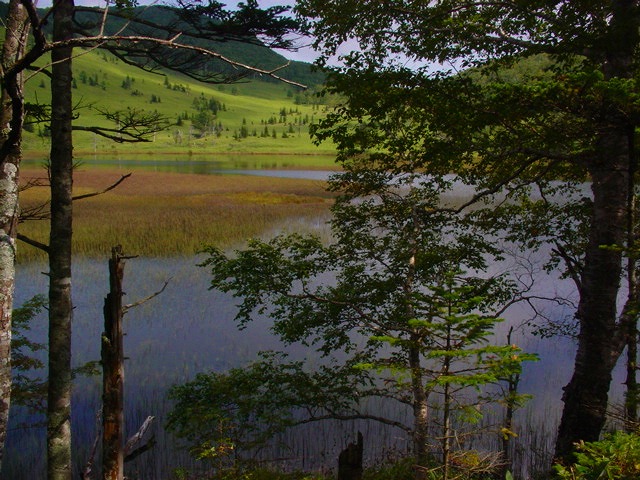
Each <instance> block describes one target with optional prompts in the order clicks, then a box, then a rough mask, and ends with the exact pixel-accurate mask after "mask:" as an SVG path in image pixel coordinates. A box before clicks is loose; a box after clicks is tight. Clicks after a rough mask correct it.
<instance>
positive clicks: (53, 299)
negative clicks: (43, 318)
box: [47, 0, 74, 480]
mask: <svg viewBox="0 0 640 480" xmlns="http://www.w3.org/2000/svg"><path fill="white" fill-rule="evenodd" d="M73 9H74V4H73V0H61V1H59V2H57V3H56V5H55V7H54V27H53V38H54V40H55V41H60V40H65V39H68V38H71V36H72V17H73ZM71 54H72V50H71V48H60V49H56V50H53V51H52V52H51V57H52V61H53V66H52V71H51V73H52V79H51V172H50V176H51V231H50V239H49V390H48V403H47V420H48V428H47V474H48V478H49V480H71V316H72V303H71V233H72V206H71V204H72V201H71V200H72V184H73V171H72V170H73V153H72V150H73V145H72V138H71V117H72V102H71V83H72V73H71Z"/></svg>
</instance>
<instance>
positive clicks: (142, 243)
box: [18, 168, 332, 262]
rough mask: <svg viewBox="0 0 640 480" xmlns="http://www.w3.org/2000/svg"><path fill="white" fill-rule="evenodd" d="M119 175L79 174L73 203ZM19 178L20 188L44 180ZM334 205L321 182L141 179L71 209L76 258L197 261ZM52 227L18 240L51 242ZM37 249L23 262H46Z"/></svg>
mask: <svg viewBox="0 0 640 480" xmlns="http://www.w3.org/2000/svg"><path fill="white" fill-rule="evenodd" d="M121 175H122V173H121V172H118V171H116V170H103V169H101V170H93V169H87V168H81V169H80V170H78V171H76V172H75V176H74V195H81V194H86V193H90V192H94V191H100V190H103V189H104V188H105V187H107V186H109V185H110V184H113V183H114V182H115V181H116V180H118V179H119V178H120V176H121ZM42 176H43V173H42V171H41V170H27V171H23V172H22V180H23V182H26V181H28V180H29V179H31V178H34V177H42ZM48 195H49V192H48V188H46V187H35V188H30V189H27V190H25V191H23V192H22V194H21V204H22V206H23V208H29V207H32V206H35V205H38V204H40V203H43V202H46V201H47V200H48ZM331 203H332V196H331V194H329V193H327V192H326V191H325V190H324V182H320V181H313V180H299V179H286V178H266V177H252V176H247V175H196V174H174V173H157V172H139V171H136V172H135V173H134V174H133V175H132V176H131V177H130V178H129V179H127V180H125V181H124V182H123V183H122V184H121V185H120V186H118V187H117V188H116V189H114V190H112V191H110V192H107V193H105V194H103V195H99V196H96V197H91V198H87V199H84V200H79V201H77V202H75V203H74V231H73V249H74V254H75V255H80V256H87V257H96V256H101V257H104V256H105V255H107V256H108V254H109V252H110V249H111V247H112V246H113V245H116V244H121V245H123V246H124V248H125V251H126V252H127V253H130V254H135V255H142V256H148V257H149V256H151V257H166V256H176V255H192V254H194V253H195V252H197V251H198V250H200V249H201V248H202V247H203V245H205V244H212V245H216V246H218V247H220V248H226V247H229V246H232V245H238V244H240V243H242V242H243V241H245V240H246V239H247V238H250V237H256V236H260V235H261V234H262V233H263V232H265V231H267V230H269V229H271V228H273V226H274V225H275V224H281V225H284V226H286V224H287V221H288V220H291V221H298V220H299V219H300V218H310V219H311V218H314V217H317V216H319V215H322V214H323V213H326V211H327V210H328V208H329V206H330V205H331ZM48 231H49V224H48V221H27V222H24V223H22V224H21V225H20V232H21V233H22V234H24V235H26V236H28V237H30V238H33V239H35V240H37V241H39V242H42V243H47V242H48ZM43 257H44V254H43V253H42V252H41V251H39V250H38V249H36V248H34V247H32V246H30V245H26V244H24V243H21V244H20V245H19V249H18V260H19V261H21V262H24V261H30V260H35V259H41V258H43Z"/></svg>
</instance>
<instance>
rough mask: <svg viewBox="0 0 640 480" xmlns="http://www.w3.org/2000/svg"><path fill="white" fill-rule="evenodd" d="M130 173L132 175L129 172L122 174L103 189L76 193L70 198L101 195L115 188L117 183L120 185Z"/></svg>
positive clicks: (77, 198)
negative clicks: (82, 193)
mask: <svg viewBox="0 0 640 480" xmlns="http://www.w3.org/2000/svg"><path fill="white" fill-rule="evenodd" d="M131 175H132V174H131V173H127V174H126V175H122V176H121V177H120V179H119V180H118V181H117V182H115V183H113V184H111V185H109V186H108V187H107V188H105V189H104V190H101V191H99V192H93V193H85V194H84V195H77V196H75V197H72V198H71V199H72V200H74V201H75V200H83V199H85V198H90V197H95V196H97V195H102V194H103V193H107V192H108V191H110V190H113V189H114V188H116V187H117V186H118V185H120V184H121V183H122V182H124V181H125V180H126V179H127V178H129V177H130V176H131Z"/></svg>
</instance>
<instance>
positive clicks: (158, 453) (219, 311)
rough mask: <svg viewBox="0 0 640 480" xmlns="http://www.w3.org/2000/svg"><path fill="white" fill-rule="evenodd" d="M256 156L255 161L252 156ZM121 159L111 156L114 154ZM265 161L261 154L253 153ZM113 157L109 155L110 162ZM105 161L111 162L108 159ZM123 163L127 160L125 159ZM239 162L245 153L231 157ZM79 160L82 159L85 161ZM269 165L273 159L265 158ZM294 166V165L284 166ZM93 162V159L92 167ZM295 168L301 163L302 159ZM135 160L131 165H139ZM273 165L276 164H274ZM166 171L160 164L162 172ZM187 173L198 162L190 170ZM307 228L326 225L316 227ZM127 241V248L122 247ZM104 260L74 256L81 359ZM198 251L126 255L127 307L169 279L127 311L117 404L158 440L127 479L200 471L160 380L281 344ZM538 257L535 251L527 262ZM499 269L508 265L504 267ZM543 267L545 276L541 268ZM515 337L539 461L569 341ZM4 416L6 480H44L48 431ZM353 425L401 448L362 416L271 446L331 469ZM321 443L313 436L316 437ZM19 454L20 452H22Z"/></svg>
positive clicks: (205, 168) (178, 378)
mask: <svg viewBox="0 0 640 480" xmlns="http://www.w3.org/2000/svg"><path fill="white" fill-rule="evenodd" d="M254 160H256V159H254ZM116 161H118V162H119V160H116ZM259 161H260V162H262V160H259ZM111 162H113V160H112V161H111ZM111 162H109V165H110V166H111V167H113V164H112V163H111ZM122 162H123V163H124V164H123V167H122V168H123V169H127V170H130V169H131V168H133V165H132V164H131V163H130V162H126V161H122ZM238 162H239V163H242V162H248V163H251V159H249V160H238ZM85 163H87V164H89V163H90V161H86V162H85ZM156 163H158V165H148V164H146V163H145V164H144V165H143V167H144V168H175V170H169V171H176V172H181V171H188V170H182V169H183V168H184V169H197V170H198V173H203V174H210V173H216V174H220V173H221V172H222V171H224V172H229V173H240V172H241V173H245V174H259V175H277V176H282V175H289V176H292V175H295V177H294V178H309V177H312V178H315V179H323V178H326V176H327V175H328V172H327V171H319V170H314V171H308V170H304V169H302V168H293V167H292V168H291V169H290V170H286V171H280V170H271V171H266V170H262V169H260V168H261V167H257V166H256V165H252V166H250V167H249V168H247V169H242V167H237V166H235V167H234V166H233V165H230V164H225V165H226V166H224V167H221V165H220V164H218V163H216V162H209V163H207V162H204V161H198V162H196V163H193V162H190V161H184V162H183V163H184V165H182V164H180V162H179V161H176V162H173V163H172V162H169V164H165V163H163V162H156ZM271 163H272V164H273V163H274V161H273V160H272V162H271ZM275 163H277V162H275ZM290 163H291V164H293V163H295V162H293V161H292V162H290ZM94 166H95V167H96V168H98V165H94ZM298 167H299V165H298ZM135 168H138V167H135ZM274 168H279V167H274ZM163 171H166V170H163ZM191 171H195V170H191ZM309 228H312V229H313V228H320V229H321V228H324V227H323V225H321V224H319V223H318V224H315V225H311V226H310V227H309ZM125 248H126V246H125ZM107 261H108V259H107V258H104V259H76V260H74V272H73V300H74V305H75V311H74V320H73V322H74V324H73V339H72V344H73V358H74V365H75V366H78V365H81V364H83V363H85V362H87V361H91V360H97V359H99V356H100V334H101V332H102V329H103V317H102V305H103V300H104V297H105V295H106V293H107V291H108V267H107ZM198 261H199V259H198V258H197V257H195V256H185V257H176V258H137V259H131V260H128V261H127V267H126V271H125V281H124V290H125V291H126V293H127V295H126V297H125V299H124V302H125V303H133V302H135V301H136V300H138V299H141V298H144V297H146V296H148V295H149V294H151V293H153V292H155V291H157V290H159V289H160V288H161V287H162V285H163V284H164V282H165V280H167V279H170V282H169V285H168V287H167V288H166V290H165V291H164V292H163V293H162V294H161V295H159V296H158V297H156V298H154V299H152V300H151V301H149V302H148V303H146V304H144V305H142V306H139V307H137V308H134V309H132V310H130V311H129V312H128V313H127V315H126V317H125V332H126V336H125V340H124V342H125V355H126V356H127V358H128V360H127V362H126V364H125V405H126V423H127V429H128V432H129V434H131V433H134V432H135V430H136V429H137V428H138V426H139V425H140V424H141V423H142V421H143V420H144V418H146V416H147V415H155V416H157V422H156V425H155V436H156V440H157V442H158V443H157V445H156V447H155V448H154V449H153V450H152V451H150V452H148V453H145V454H144V455H143V456H142V457H140V459H139V460H137V461H136V462H134V464H133V465H131V466H128V467H127V468H128V469H131V470H130V472H129V473H130V475H131V477H132V478H140V479H154V480H155V479H160V478H166V477H169V476H170V475H169V472H172V471H173V469H174V468H178V467H183V468H187V469H197V468H198V467H199V465H198V464H197V463H195V462H194V461H193V460H192V459H191V458H190V457H189V456H188V455H187V454H186V453H185V452H184V451H181V450H180V449H176V448H175V441H174V440H173V439H172V438H171V437H170V436H169V435H167V434H166V433H165V432H164V430H163V428H162V427H163V424H164V415H165V414H166V412H167V410H168V408H169V405H168V404H167V401H166V397H165V394H166V391H167V389H168V387H169V386H170V385H172V384H175V383H182V382H185V381H187V380H189V379H191V378H193V376H194V375H195V374H196V373H198V372H201V371H206V370H216V371H224V370H226V369H229V368H232V367H238V366H242V365H243V364H246V363H247V362H249V361H251V360H253V359H254V358H255V355H256V352H258V351H260V350H264V349H272V348H278V346H279V344H278V342H277V340H276V339H275V338H274V337H273V336H271V335H270V333H269V322H268V320H267V319H264V318H262V319H258V320H257V321H256V322H254V323H252V324H251V325H249V327H248V328H247V329H245V330H242V331H238V330H237V328H236V326H235V324H234V321H233V317H234V316H235V301H234V299H232V298H231V297H230V296H229V295H225V294H222V293H220V292H213V291H209V290H208V285H209V276H208V272H207V271H206V270H205V269H202V268H199V267H197V263H198ZM532 261H534V262H535V259H532ZM495 268H496V269H498V268H499V269H504V268H509V267H508V265H500V266H496V267H495ZM46 270H47V267H46V265H44V264H27V265H19V266H18V274H17V280H16V285H17V286H16V305H20V304H21V303H22V302H24V301H25V300H27V299H29V298H31V297H32V296H33V295H35V294H46V292H47V278H46V276H45V275H43V274H42V273H41V272H43V271H46ZM540 275H542V274H540ZM539 284H540V286H539V287H538V288H539V289H540V293H550V292H551V291H553V292H556V291H558V292H559V293H562V294H568V292H570V291H571V290H572V286H571V285H570V284H568V283H567V282H566V281H560V280H559V279H557V278H553V277H550V276H545V277H544V278H542V281H541V282H539ZM549 313H550V315H551V316H554V317H556V318H559V317H562V316H566V315H572V312H571V311H565V310H561V309H557V308H556V309H555V310H553V311H551V312H549ZM529 315H530V313H529V312H528V311H527V310H525V309H524V308H522V307H514V308H512V309H511V310H510V311H509V312H507V313H506V314H505V315H504V317H505V318H506V319H508V323H506V324H505V325H503V326H501V328H500V331H499V332H498V333H497V334H496V335H497V336H496V338H497V340H496V341H497V342H505V341H506V331H507V329H508V327H509V325H519V324H521V323H522V322H523V321H524V320H525V319H526V318H528V317H529ZM33 328H34V335H35V337H36V338H35V339H36V340H39V341H44V340H45V336H46V316H45V315H40V316H39V317H38V318H37V319H36V321H35V325H34V327H33ZM514 342H515V343H517V344H519V345H520V346H521V347H522V348H523V349H524V350H525V351H528V352H537V353H539V354H540V357H541V360H540V361H539V362H536V363H530V364H527V365H526V366H525V371H524V373H523V376H522V382H521V388H520V390H521V391H522V392H523V393H531V394H533V395H534V398H533V400H531V401H530V402H529V404H528V405H527V407H526V408H525V409H523V410H521V411H520V412H518V420H517V421H518V426H519V427H520V430H519V432H518V433H519V435H520V436H519V438H518V439H517V442H518V443H519V444H520V445H521V447H520V448H519V449H518V450H517V452H516V454H517V455H518V452H520V453H519V455H521V457H522V458H526V456H527V455H529V454H528V452H529V451H530V450H532V449H534V450H540V452H539V453H540V456H541V458H544V459H546V458H547V457H546V456H548V453H549V451H550V449H551V448H552V447H553V438H554V435H555V428H556V423H557V421H558V419H559V415H560V413H561V402H560V398H561V394H562V390H561V389H562V386H564V385H565V384H566V383H567V382H568V380H569V376H570V374H571V370H572V366H573V354H574V346H573V344H572V342H571V341H570V340H568V339H558V338H556V339H553V340H543V339H540V338H537V337H532V336H531V335H530V334H529V333H528V332H527V331H526V329H523V330H518V331H517V332H516V335H515V338H514ZM292 354H293V355H295V356H299V357H306V356H307V355H309V354H310V352H308V351H306V350H304V349H302V348H300V347H298V348H294V349H292ZM621 375H622V372H621V371H618V372H617V373H616V380H615V381H614V385H613V387H612V389H613V393H614V396H618V397H619V394H620V391H621V389H622V385H621V381H622V376H621ZM73 395H74V396H73V419H72V424H73V434H74V437H73V438H74V447H73V449H74V456H75V458H76V461H77V462H78V464H79V465H78V466H77V467H78V468H81V463H83V462H84V461H85V460H86V459H87V458H88V455H89V450H90V448H91V445H92V443H93V440H94V437H95V431H96V428H95V424H96V420H95V418H96V414H97V412H98V410H99V404H100V378H89V379H87V378H82V379H79V380H78V381H77V382H76V386H75V389H74V394H73ZM15 413H17V414H16V415H12V425H11V428H12V430H11V431H10V432H9V437H8V441H7V447H6V452H5V462H4V465H3V474H4V476H5V478H11V479H12V480H21V479H24V480H31V479H33V478H44V471H45V459H44V454H43V452H44V442H45V433H46V432H45V430H46V429H44V428H42V427H34V428H29V429H22V428H17V424H18V423H19V422H22V421H24V420H33V419H30V418H26V417H25V416H24V415H22V414H20V413H19V412H15ZM358 430H361V431H363V434H364V438H365V452H366V455H367V458H369V459H370V460H374V459H376V458H379V457H380V456H382V455H384V454H385V452H389V451H394V450H397V451H404V450H406V448H407V444H408V442H407V439H406V438H404V437H403V436H402V435H398V432H390V431H388V430H384V429H380V428H378V427H375V426H373V425H368V424H362V423H361V424H357V425H354V424H350V425H344V424H342V425H336V424H334V425H329V426H326V427H325V430H324V433H322V432H323V431H322V430H319V429H318V428H317V427H313V428H312V429H311V428H308V429H307V430H306V431H305V430H304V429H302V430H301V431H299V432H297V435H298V436H296V437H295V438H294V437H293V436H291V435H290V436H287V437H286V438H284V440H289V441H291V443H293V445H294V446H293V447H292V449H291V450H282V451H277V450H273V451H272V452H271V454H273V455H274V456H275V457H279V458H286V459H287V460H288V463H289V464H290V465H294V466H296V467H300V468H323V467H325V468H326V467H333V466H334V465H335V463H336V461H337V456H338V453H339V451H340V450H341V449H342V448H344V446H345V445H346V444H347V443H348V442H350V441H352V440H353V439H354V437H355V434H356V432H357V431H358ZM319 439H321V440H319ZM19 452H21V453H22V454H21V453H19Z"/></svg>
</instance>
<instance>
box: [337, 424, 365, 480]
mask: <svg viewBox="0 0 640 480" xmlns="http://www.w3.org/2000/svg"><path fill="white" fill-rule="evenodd" d="M362 449H363V441H362V433H360V432H358V443H350V444H349V445H347V448H345V449H344V450H342V452H340V456H339V457H338V480H360V479H361V478H362Z"/></svg>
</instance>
